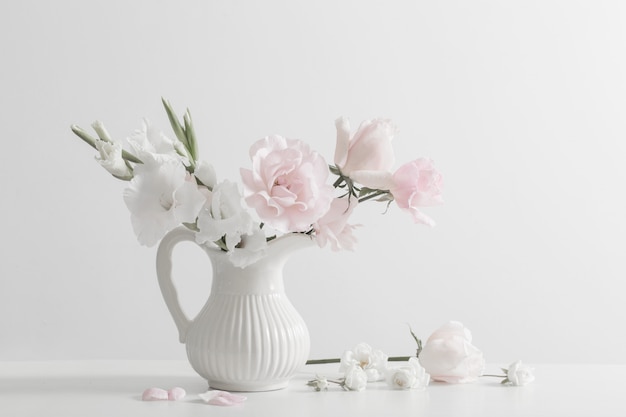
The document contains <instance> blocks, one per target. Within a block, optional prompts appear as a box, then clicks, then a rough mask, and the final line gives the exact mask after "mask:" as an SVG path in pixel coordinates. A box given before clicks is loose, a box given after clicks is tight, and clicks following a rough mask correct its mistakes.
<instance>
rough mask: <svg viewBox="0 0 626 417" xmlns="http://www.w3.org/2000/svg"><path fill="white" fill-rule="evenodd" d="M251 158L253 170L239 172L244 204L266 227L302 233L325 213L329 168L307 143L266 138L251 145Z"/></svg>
mask: <svg viewBox="0 0 626 417" xmlns="http://www.w3.org/2000/svg"><path fill="white" fill-rule="evenodd" d="M250 158H251V159H252V170H249V169H241V177H242V180H243V185H244V189H245V193H244V195H245V200H246V202H247V203H248V205H249V206H250V207H252V208H254V209H255V210H256V212H257V214H258V215H259V217H260V218H261V220H262V221H263V222H265V223H267V225H268V226H271V227H273V228H275V229H277V230H279V231H281V232H305V231H308V230H309V229H310V228H311V225H312V224H313V223H315V222H316V221H317V220H319V219H320V217H322V216H323V215H324V214H325V213H326V212H327V211H328V209H329V207H330V204H331V201H332V200H333V193H334V191H333V190H334V189H333V187H332V186H331V185H330V184H326V180H327V178H328V172H329V171H328V165H327V164H326V161H325V160H324V158H322V157H321V156H320V155H319V154H318V153H317V152H314V151H312V150H311V149H310V148H309V146H308V145H307V144H306V143H304V142H302V141H300V140H295V139H286V138H283V137H281V136H276V135H274V136H268V137H266V138H264V139H261V140H259V141H257V142H256V143H254V144H253V145H252V147H251V148H250Z"/></svg>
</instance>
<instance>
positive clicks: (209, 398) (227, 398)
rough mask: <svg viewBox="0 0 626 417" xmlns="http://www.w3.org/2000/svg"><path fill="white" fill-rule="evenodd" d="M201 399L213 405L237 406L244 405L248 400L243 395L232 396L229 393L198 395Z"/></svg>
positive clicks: (208, 392) (217, 392)
mask: <svg viewBox="0 0 626 417" xmlns="http://www.w3.org/2000/svg"><path fill="white" fill-rule="evenodd" d="M198 396H199V397H200V398H202V399H203V400H204V401H206V402H207V403H208V404H211V405H222V406H229V405H237V404H241V403H243V402H244V401H245V400H246V399H247V398H246V397H244V396H243V395H238V394H232V393H230V392H228V391H219V390H213V391H207V392H205V393H204V394H198Z"/></svg>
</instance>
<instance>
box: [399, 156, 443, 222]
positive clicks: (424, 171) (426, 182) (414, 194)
mask: <svg viewBox="0 0 626 417" xmlns="http://www.w3.org/2000/svg"><path fill="white" fill-rule="evenodd" d="M442 187H443V178H442V176H441V174H440V173H439V172H438V171H437V170H436V169H435V168H434V166H433V161H432V160H430V159H427V158H418V159H416V160H415V161H412V162H408V163H406V164H404V165H402V166H401V167H400V168H398V170H397V171H396V172H395V173H394V174H393V178H392V182H391V187H390V191H391V194H392V195H393V198H394V200H395V201H396V203H397V204H398V207H400V208H401V209H404V210H406V211H408V212H409V213H411V215H412V216H413V220H415V222H416V223H424V224H427V225H429V226H434V225H435V222H434V221H433V220H432V219H431V218H430V217H428V216H426V215H425V214H424V213H422V212H421V211H419V210H418V207H425V206H433V205H436V204H441V203H443V199H442V197H441V189H442Z"/></svg>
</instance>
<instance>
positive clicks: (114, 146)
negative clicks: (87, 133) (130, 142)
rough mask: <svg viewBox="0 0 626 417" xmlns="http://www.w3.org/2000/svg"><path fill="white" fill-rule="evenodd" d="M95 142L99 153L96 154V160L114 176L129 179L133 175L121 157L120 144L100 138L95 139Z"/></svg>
mask: <svg viewBox="0 0 626 417" xmlns="http://www.w3.org/2000/svg"><path fill="white" fill-rule="evenodd" d="M95 144H96V149H97V150H98V153H99V156H96V160H97V161H98V163H99V164H100V165H102V167H103V168H104V169H106V170H107V171H109V173H111V175H113V176H114V177H117V178H119V179H122V180H130V179H131V178H132V177H133V171H132V170H131V169H130V168H129V167H128V165H126V161H124V158H122V145H120V144H119V143H116V142H105V141H103V140H100V139H96V142H95Z"/></svg>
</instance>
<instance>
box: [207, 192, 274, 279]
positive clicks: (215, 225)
mask: <svg viewBox="0 0 626 417" xmlns="http://www.w3.org/2000/svg"><path fill="white" fill-rule="evenodd" d="M198 229H199V231H198V233H196V242H198V243H201V244H202V243H205V242H215V241H217V240H220V239H222V238H224V243H225V245H226V249H228V251H229V252H230V257H231V262H232V263H233V265H235V266H239V267H242V268H243V267H245V266H248V265H250V264H252V263H254V262H256V261H257V260H258V259H260V258H261V256H263V254H264V253H265V252H264V250H265V248H266V246H267V242H266V240H265V234H264V233H263V232H262V231H261V229H260V228H259V226H258V225H257V224H256V223H255V222H254V221H253V220H252V217H251V216H250V213H249V212H248V211H247V210H246V209H245V208H244V207H243V199H242V197H241V194H240V193H239V189H238V188H237V184H235V183H232V182H230V181H228V180H226V181H223V182H221V183H219V184H217V185H216V186H215V187H214V188H213V192H211V193H209V198H208V200H207V202H206V204H205V206H204V207H203V209H202V210H201V211H200V214H199V215H198Z"/></svg>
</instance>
